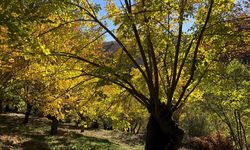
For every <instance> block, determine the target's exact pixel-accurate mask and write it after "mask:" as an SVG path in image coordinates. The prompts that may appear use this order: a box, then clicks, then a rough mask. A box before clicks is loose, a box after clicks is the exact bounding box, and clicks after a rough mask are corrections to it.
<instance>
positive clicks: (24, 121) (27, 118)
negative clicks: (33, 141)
mask: <svg viewBox="0 0 250 150" xmlns="http://www.w3.org/2000/svg"><path fill="white" fill-rule="evenodd" d="M31 110H32V105H31V104H30V103H27V106H26V112H25V117H24V120H23V124H27V123H28V122H29V116H30V112H31Z"/></svg>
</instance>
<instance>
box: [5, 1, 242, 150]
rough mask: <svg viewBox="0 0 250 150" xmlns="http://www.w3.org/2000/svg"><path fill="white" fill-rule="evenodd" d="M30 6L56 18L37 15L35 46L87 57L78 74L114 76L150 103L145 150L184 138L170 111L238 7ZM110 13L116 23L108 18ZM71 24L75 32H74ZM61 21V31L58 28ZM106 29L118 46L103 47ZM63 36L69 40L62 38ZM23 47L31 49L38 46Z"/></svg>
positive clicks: (108, 79)
mask: <svg viewBox="0 0 250 150" xmlns="http://www.w3.org/2000/svg"><path fill="white" fill-rule="evenodd" d="M4 2H5V3H6V1H4ZM22 2H23V1H22ZM22 2H21V3H22ZM25 2H26V1H25ZM28 2H30V1H27V3H28ZM11 4H13V5H11V6H16V3H15V2H13V3H11ZM43 4H48V5H49V6H52V7H51V11H50V9H34V8H45V7H43V6H45V5H43ZM3 6H5V5H3ZM3 6H1V7H3ZM28 6H30V8H33V9H34V10H39V11H37V14H39V15H42V14H43V13H41V12H43V10H44V11H45V12H46V13H44V14H45V16H44V17H45V18H46V17H47V18H49V20H48V21H49V22H51V24H49V26H40V28H39V29H38V28H36V27H37V26H36V25H40V24H39V23H34V24H31V25H32V27H33V28H32V29H34V30H35V32H28V33H32V36H27V37H31V39H32V40H31V42H32V43H35V46H36V47H40V48H41V50H43V52H44V53H45V54H46V55H57V56H65V57H69V58H70V59H72V58H73V59H75V60H77V63H79V62H84V63H81V65H79V67H80V68H81V69H80V70H79V68H78V69H77V70H78V71H80V72H81V74H80V75H81V76H85V77H93V78H98V79H99V80H100V81H102V82H103V85H105V84H116V85H118V86H120V87H121V88H122V89H123V90H126V91H127V92H128V93H130V94H131V95H132V96H133V97H134V99H135V100H137V101H138V102H139V103H141V104H142V105H143V106H144V107H145V108H147V110H148V112H149V114H150V117H149V122H148V125H147V138H146V147H145V149H146V150H153V149H157V150H164V149H169V150H175V149H178V147H179V146H180V144H181V141H182V138H183V134H184V132H183V131H182V129H180V128H179V127H178V125H177V124H176V122H177V121H178V120H176V119H174V117H173V116H175V114H176V113H177V112H178V110H179V109H180V108H182V106H183V105H184V104H185V103H186V102H187V99H188V97H189V95H190V94H191V93H192V92H193V91H194V90H195V88H196V87H197V85H198V84H199V83H200V82H201V79H202V77H203V76H204V74H205V73H206V70H207V69H208V67H209V65H208V64H209V63H210V61H211V60H212V58H213V57H214V56H216V54H217V53H216V50H217V49H216V46H220V47H223V46H225V43H224V42H221V41H222V40H218V39H220V35H223V36H224V35H227V34H232V33H234V30H232V29H231V24H232V20H234V19H235V18H234V16H235V15H234V13H237V11H238V10H237V9H236V10H233V7H234V6H235V3H234V1H231V0H230V1H221V0H190V1H187V0H179V1H175V0H164V1H163V0H152V1H146V0H134V1H131V0H124V1H119V2H116V1H111V0H107V1H106V6H105V10H106V12H107V15H105V16H104V15H103V14H101V13H100V12H101V11H100V9H103V8H102V7H101V6H100V5H98V4H96V3H94V2H91V1H89V0H71V1H68V0H64V1H59V0H58V1H54V2H51V1H43V0H41V3H31V5H28ZM40 6H41V7H40ZM10 8H13V9H14V10H15V8H18V7H10ZM46 8H48V7H46ZM7 10H9V9H7ZM11 10H12V9H11ZM27 10H29V9H28V7H27ZM52 10H53V11H52ZM233 11H234V12H233ZM10 14H11V13H10ZM39 15H38V16H39ZM10 16H11V15H10ZM15 16H16V15H15V13H14V17H15ZM21 16H22V15H21ZM7 18H8V17H7ZM11 18H12V17H10V19H11ZM38 18H39V17H38ZM38 18H35V20H36V19H38ZM243 19H244V18H243ZM12 20H13V19H12ZM21 20H22V19H20V21H21ZM38 20H39V19H38ZM236 20H237V19H236ZM110 21H111V22H112V23H113V24H114V27H113V28H112V27H110V26H109V23H107V22H110ZM10 22H11V21H10ZM32 23H33V22H32ZM40 23H41V22H40ZM190 24H191V26H192V27H190V30H188V31H186V29H184V28H185V27H186V26H188V25H190ZM71 25H72V26H71ZM65 26H66V27H68V28H63V27H65ZM70 26H71V27H72V28H73V29H74V30H75V31H78V32H77V33H78V34H72V35H70V33H72V30H69V29H70ZM15 27H16V26H15ZM24 27H25V26H24ZM4 28H5V29H6V28H7V27H6V25H5V26H4ZM47 28H49V30H45V32H40V31H44V29H47ZM59 28H62V30H63V29H64V30H63V31H64V32H56V31H58V30H57V29H59ZM114 28H115V29H114ZM22 31H23V30H22ZM14 33H15V32H14ZM18 33H19V32H18ZM79 33H80V34H79ZM106 33H107V34H109V35H110V36H111V37H112V38H113V39H114V40H115V41H116V42H117V43H118V44H119V46H120V49H119V50H118V51H117V52H116V53H115V54H114V53H113V52H112V51H109V50H103V49H102V48H101V47H102V46H101V42H103V38H102V36H103V35H104V34H106ZM46 36H48V37H47V39H46ZM53 36H55V37H56V38H55V39H58V40H53V39H54V38H52V37H53ZM65 36H69V37H70V38H69V39H70V40H68V41H67V42H66V41H64V40H63V39H64V38H65ZM37 37H39V38H37ZM40 37H41V38H40ZM66 38H68V37H66ZM77 39H84V42H82V41H81V40H77ZM33 40H34V41H35V42H33ZM71 40H72V41H74V42H70V41H71ZM51 41H53V42H51ZM75 41H77V42H75ZM219 41H220V42H219ZM57 42H60V43H61V45H58V43H57ZM218 42H219V43H218ZM66 43H67V44H69V45H67V44H66ZM25 50H27V51H28V52H32V50H34V46H30V47H29V49H27V48H26V49H25ZM208 54H210V55H208ZM111 92H112V91H111ZM177 118H178V117H177Z"/></svg>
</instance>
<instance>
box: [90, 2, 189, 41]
mask: <svg viewBox="0 0 250 150" xmlns="http://www.w3.org/2000/svg"><path fill="white" fill-rule="evenodd" d="M114 1H115V3H116V5H117V6H119V7H120V6H121V3H120V1H119V0H114ZM93 2H94V3H96V4H100V6H101V10H100V11H99V13H100V15H101V16H105V15H107V12H106V11H105V8H104V6H105V4H106V2H105V0H93ZM106 22H107V23H108V27H109V29H111V30H113V29H115V26H114V24H113V23H112V21H110V20H106ZM192 24H193V21H192V20H190V21H188V22H186V23H185V24H184V26H183V31H184V32H187V31H188V29H189V28H190V27H191V26H192ZM113 40H114V39H113V38H112V37H111V36H110V35H109V34H107V33H106V34H105V41H113Z"/></svg>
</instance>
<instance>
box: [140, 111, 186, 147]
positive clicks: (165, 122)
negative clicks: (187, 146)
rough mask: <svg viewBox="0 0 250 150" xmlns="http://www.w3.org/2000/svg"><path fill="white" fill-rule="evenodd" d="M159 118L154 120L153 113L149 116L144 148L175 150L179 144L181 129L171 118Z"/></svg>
mask: <svg viewBox="0 0 250 150" xmlns="http://www.w3.org/2000/svg"><path fill="white" fill-rule="evenodd" d="M160 119H161V120H156V119H155V117H154V116H153V115H151V116H150V118H149V121H148V125H147V137H146V147H145V150H177V149H178V148H179V147H180V146H181V142H182V139H183V135H184V132H183V130H182V129H180V128H179V127H178V126H177V125H176V124H175V121H174V120H172V119H171V118H161V117H160ZM159 122H160V123H161V125H160V124H159ZM163 128H164V129H163Z"/></svg>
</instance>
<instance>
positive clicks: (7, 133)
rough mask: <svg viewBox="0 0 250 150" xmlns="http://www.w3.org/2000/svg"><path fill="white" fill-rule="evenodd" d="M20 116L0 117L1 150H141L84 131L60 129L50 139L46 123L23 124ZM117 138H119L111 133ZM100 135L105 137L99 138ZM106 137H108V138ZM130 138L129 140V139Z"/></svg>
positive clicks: (93, 132) (100, 132)
mask: <svg viewBox="0 0 250 150" xmlns="http://www.w3.org/2000/svg"><path fill="white" fill-rule="evenodd" d="M23 117H24V116H23V115H18V114H4V115H0V133H1V134H0V149H11V150H15V149H16V150H33V149H34V150H142V149H143V146H142V145H134V144H132V145H130V144H129V143H126V142H124V141H123V140H124V139H122V138H121V139H120V138H119V139H117V138H116V139H115V138H113V137H112V133H111V132H106V131H102V130H99V131H86V132H84V133H80V132H79V131H77V130H70V129H68V128H60V129H59V133H58V135H56V136H50V135H48V134H49V130H50V123H49V121H48V120H46V119H40V118H31V119H30V123H28V124H27V125H23V124H22V119H23ZM113 133H116V134H122V133H118V132H115V131H113ZM100 134H103V135H104V136H98V135H100ZM105 134H107V135H109V136H107V135H105ZM129 138H130V137H128V139H129Z"/></svg>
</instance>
